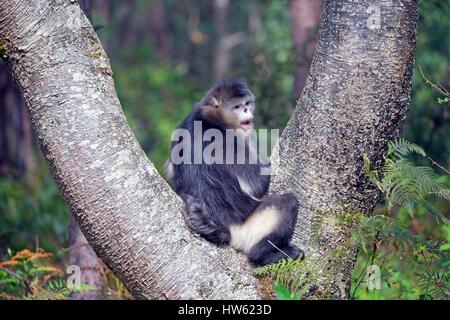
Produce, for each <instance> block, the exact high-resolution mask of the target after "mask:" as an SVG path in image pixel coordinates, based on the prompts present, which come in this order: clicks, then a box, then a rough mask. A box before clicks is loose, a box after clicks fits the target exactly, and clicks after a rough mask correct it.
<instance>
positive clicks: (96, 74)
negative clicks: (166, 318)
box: [0, 0, 418, 299]
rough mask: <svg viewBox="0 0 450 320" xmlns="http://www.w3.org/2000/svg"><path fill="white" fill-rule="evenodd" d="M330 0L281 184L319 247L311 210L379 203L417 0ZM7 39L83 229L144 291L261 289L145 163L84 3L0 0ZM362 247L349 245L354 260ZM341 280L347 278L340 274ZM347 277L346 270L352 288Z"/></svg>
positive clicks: (227, 294) (222, 293) (284, 146)
mask: <svg viewBox="0 0 450 320" xmlns="http://www.w3.org/2000/svg"><path fill="white" fill-rule="evenodd" d="M371 4H374V5H377V4H379V1H375V0H372V1H367V0H366V1H364V0H360V1H341V0H339V1H337V0H334V1H326V2H325V4H324V8H325V9H324V14H323V17H324V19H323V21H322V24H321V28H320V35H319V41H318V47H317V51H316V56H315V59H314V62H313V64H312V72H311V74H312V77H311V78H310V79H309V80H308V83H307V85H306V88H305V91H304V93H303V95H302V98H301V100H300V103H299V105H298V106H297V108H296V110H295V112H294V114H293V116H292V118H291V120H290V121H289V123H288V126H287V128H286V130H285V131H284V133H283V135H282V137H281V143H280V145H279V150H280V155H281V158H280V159H279V161H277V162H275V163H276V164H275V169H276V170H275V171H276V172H277V173H278V175H276V176H275V177H274V179H273V184H272V185H271V190H272V191H274V190H275V191H276V192H277V193H278V192H281V191H286V190H292V191H294V192H295V193H296V194H297V195H298V196H299V199H300V203H301V210H300V214H299V223H298V226H297V233H296V237H295V241H296V242H297V243H299V244H300V245H301V247H302V248H303V249H304V250H305V251H307V253H308V254H310V255H311V256H312V255H315V254H319V253H320V252H323V251H326V250H329V248H332V247H335V246H336V245H337V244H338V243H339V239H338V237H340V236H341V235H340V234H338V233H336V232H334V231H333V230H326V231H327V232H326V235H327V238H326V239H325V240H324V241H323V242H321V245H320V247H319V248H316V247H314V248H312V247H309V246H310V226H311V225H310V222H311V218H312V217H313V216H314V215H316V214H318V213H319V212H321V211H329V210H330V209H335V208H337V209H341V207H342V205H343V204H348V205H350V206H352V207H354V208H355V209H357V210H362V211H364V212H368V211H370V209H371V208H372V206H373V204H374V202H375V200H374V197H375V196H376V193H375V192H374V191H373V190H372V189H370V188H369V186H368V184H367V181H365V180H364V179H363V178H362V174H361V167H362V154H363V153H364V152H367V153H368V154H369V155H370V156H371V157H372V158H373V159H375V160H379V159H381V155H382V153H383V151H384V149H385V146H386V143H387V140H388V139H390V138H392V137H395V136H398V134H399V130H400V124H401V120H402V119H403V117H404V114H405V111H406V108H407V104H408V101H409V91H410V82H411V70H412V63H413V59H414V39H415V23H416V18H417V4H418V3H417V1H416V0H410V1H407V0H403V1H400V0H399V1H391V2H389V1H384V2H382V4H385V5H384V6H382V7H381V25H380V29H374V28H373V26H374V25H370V28H368V27H367V20H368V17H369V16H370V15H371V13H367V9H368V8H369V6H370V5H371ZM0 43H1V44H3V45H5V46H6V55H7V57H8V62H9V64H10V66H11V67H12V71H13V73H14V76H15V78H16V80H17V82H18V83H19V85H20V87H21V89H22V91H23V93H24V97H25V101H26V102H27V105H28V109H29V112H30V115H31V118H32V120H33V124H34V132H35V135H36V137H37V139H38V141H39V143H40V145H41V149H42V151H43V153H44V155H45V157H46V159H47V161H48V162H49V164H50V166H51V169H52V172H53V174H54V177H55V180H56V181H57V183H58V185H59V188H60V190H61V192H62V193H63V195H64V197H65V199H66V201H67V203H68V205H69V206H70V208H71V211H72V213H73V215H74V217H75V218H76V219H77V221H78V222H79V224H80V227H81V230H82V231H83V233H84V234H85V235H86V238H87V240H88V241H89V243H90V244H91V245H92V247H93V248H94V250H95V251H96V253H97V254H98V255H99V256H100V257H101V258H102V259H103V261H104V262H105V263H106V264H107V265H108V266H109V267H110V268H111V269H112V270H114V271H115V272H116V274H117V275H118V276H119V277H120V278H121V280H122V281H123V282H124V283H125V285H126V286H127V287H128V288H129V289H130V291H131V293H132V294H133V295H134V296H135V297H138V298H203V299H207V298H217V299H220V298H232V299H236V298H241V299H245V298H259V297H260V293H259V289H258V285H257V283H256V281H255V279H254V278H253V277H252V275H251V273H250V271H249V267H248V265H247V264H246V263H245V259H244V258H243V257H242V256H241V255H239V254H236V253H235V252H234V251H233V250H230V249H219V248H216V247H214V246H212V245H210V244H208V243H206V242H205V241H202V240H199V239H198V238H196V237H194V236H192V234H191V233H190V232H189V231H187V230H186V228H185V226H184V224H183V222H182V219H181V214H180V210H182V203H181V200H180V199H179V198H178V197H177V196H176V195H175V194H174V192H173V191H172V190H171V189H170V187H169V186H168V185H167V184H166V183H165V182H164V180H163V179H162V177H161V176H160V175H159V174H158V173H157V171H156V170H155V168H154V166H153V165H152V164H151V162H149V161H148V159H147V158H146V156H145V154H144V152H143V151H142V149H141V148H140V147H139V144H138V142H137V141H136V139H135V137H134V136H133V134H132V132H131V131H130V129H129V127H128V125H127V123H126V119H125V117H124V115H123V112H122V110H121V107H120V103H119V101H118V99H117V97H116V93H115V90H114V83H113V80H112V75H111V68H110V66H109V62H108V59H107V57H106V55H105V53H104V51H103V49H102V47H101V45H100V43H99V41H98V38H97V36H96V35H95V33H94V31H93V30H92V27H91V26H90V24H89V22H88V21H87V19H86V18H85V16H84V15H82V13H81V11H80V9H79V7H78V5H77V4H76V2H75V3H74V2H73V1H47V0H0ZM352 261H353V256H349V257H348V261H347V267H348V269H349V268H351V266H352ZM341 283H342V284H343V285H340V284H341ZM348 283H349V277H348V275H347V274H345V275H344V276H343V277H340V279H339V280H338V287H339V288H342V289H341V290H337V291H336V290H335V289H334V288H335V287H336V286H334V285H333V286H332V287H333V291H334V292H336V296H337V297H342V298H345V297H347V292H348Z"/></svg>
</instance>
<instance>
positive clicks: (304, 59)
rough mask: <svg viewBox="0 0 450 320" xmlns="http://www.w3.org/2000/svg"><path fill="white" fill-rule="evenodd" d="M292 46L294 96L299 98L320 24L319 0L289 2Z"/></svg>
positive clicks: (291, 0) (292, 0)
mask: <svg viewBox="0 0 450 320" xmlns="http://www.w3.org/2000/svg"><path fill="white" fill-rule="evenodd" d="M289 9H290V13H291V29H292V44H293V45H294V50H295V62H296V63H295V65H296V68H297V70H296V71H295V78H294V95H295V99H298V97H300V94H301V92H302V91H303V87H304V86H305V83H306V79H307V78H308V72H309V66H310V65H311V60H312V57H313V55H314V50H315V48H316V39H317V31H318V29H319V22H320V11H321V10H320V0H290V2H289Z"/></svg>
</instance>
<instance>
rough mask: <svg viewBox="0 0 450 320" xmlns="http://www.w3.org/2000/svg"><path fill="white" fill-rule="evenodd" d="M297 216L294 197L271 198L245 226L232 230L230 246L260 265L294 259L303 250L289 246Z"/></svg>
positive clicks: (231, 227)
mask: <svg viewBox="0 0 450 320" xmlns="http://www.w3.org/2000/svg"><path fill="white" fill-rule="evenodd" d="M297 214H298V201H297V198H296V197H295V196H294V195H293V194H290V193H288V194H283V195H276V196H268V197H266V198H265V199H264V200H263V203H262V204H261V205H259V206H258V208H256V210H255V211H254V212H253V213H252V214H251V215H250V217H249V218H248V219H247V220H246V221H245V222H244V223H243V224H241V225H232V226H230V234H231V241H230V244H231V246H233V247H234V248H236V249H238V250H241V251H243V252H245V253H246V254H247V255H248V257H249V259H250V261H252V262H253V263H254V264H257V265H260V264H267V263H273V262H277V261H279V260H281V259H283V258H288V257H291V258H293V259H295V258H297V257H298V256H299V255H300V250H299V249H298V248H297V247H295V246H292V245H290V244H289V242H290V241H291V239H292V234H293V232H294V228H295V223H296V221H297Z"/></svg>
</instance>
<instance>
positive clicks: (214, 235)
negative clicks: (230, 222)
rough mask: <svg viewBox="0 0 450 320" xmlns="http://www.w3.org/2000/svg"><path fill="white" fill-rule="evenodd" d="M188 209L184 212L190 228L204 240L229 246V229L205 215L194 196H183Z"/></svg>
mask: <svg viewBox="0 0 450 320" xmlns="http://www.w3.org/2000/svg"><path fill="white" fill-rule="evenodd" d="M180 196H181V198H182V199H183V200H184V202H185V204H186V207H185V210H184V211H183V216H184V220H185V221H186V223H187V225H188V226H189V228H190V229H191V230H192V231H193V232H195V233H198V234H199V235H201V236H202V237H203V238H205V239H206V240H208V241H209V242H212V243H214V244H216V245H228V244H229V243H230V231H229V230H228V228H227V227H225V226H221V225H218V224H216V223H214V222H213V221H212V220H211V219H210V218H208V217H207V216H206V215H205V214H204V209H203V207H202V206H201V205H200V203H199V202H198V201H197V200H196V199H195V198H194V197H192V196H190V195H187V194H185V193H184V194H181V195H180Z"/></svg>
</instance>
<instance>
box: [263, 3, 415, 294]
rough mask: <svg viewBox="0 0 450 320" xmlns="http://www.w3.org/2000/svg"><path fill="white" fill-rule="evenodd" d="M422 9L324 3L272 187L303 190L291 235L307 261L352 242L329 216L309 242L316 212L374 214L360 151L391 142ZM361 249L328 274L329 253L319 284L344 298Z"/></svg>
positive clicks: (403, 106)
mask: <svg viewBox="0 0 450 320" xmlns="http://www.w3.org/2000/svg"><path fill="white" fill-rule="evenodd" d="M417 8H418V0H401V1H400V0H399V1H381V2H380V1H374V0H359V1H350V0H347V1H341V0H339V1H337V0H328V1H325V2H324V9H323V10H324V11H323V13H322V20H321V25H320V29H319V37H318V43H317V48H316V52H315V56H314V60H313V63H312V65H311V71H310V76H309V78H308V80H307V83H306V86H305V88H304V91H303V94H302V96H301V98H300V100H299V101H298V105H297V107H296V109H295V110H294V112H293V114H292V116H291V118H290V120H289V122H288V124H287V127H286V129H285V130H284V132H283V133H282V135H281V137H280V143H279V145H278V150H279V157H278V156H276V155H277V153H274V155H275V156H274V157H273V164H274V169H275V170H274V171H275V174H274V176H272V181H271V186H270V190H271V192H276V193H282V192H288V191H290V192H294V193H295V194H296V195H297V196H298V198H299V201H300V210H299V216H298V221H297V227H296V232H295V235H294V243H296V244H298V245H299V247H300V248H302V249H303V250H304V251H305V252H306V257H307V259H308V258H309V259H312V258H314V257H320V256H322V257H323V256H326V252H328V251H329V250H341V251H344V253H345V250H348V249H347V248H345V246H344V242H345V241H344V240H345V238H346V237H348V232H346V231H345V230H340V228H336V226H333V225H330V224H325V225H323V226H322V229H323V230H322V231H321V237H320V239H319V242H318V243H317V242H316V241H313V233H312V229H313V228H312V227H313V222H314V221H315V220H317V217H318V216H323V215H325V214H329V213H333V212H340V211H342V210H353V211H356V212H361V213H369V212H371V211H372V209H373V207H374V205H375V203H376V201H377V199H378V192H377V190H375V189H374V188H373V187H371V185H370V183H369V181H368V180H367V179H366V178H365V177H364V175H363V173H362V168H363V154H364V153H366V154H367V155H368V156H369V158H370V159H371V160H372V162H373V163H374V164H375V165H376V166H377V167H379V166H381V164H382V156H383V154H384V152H385V150H386V144H387V142H388V141H389V140H391V139H393V138H397V137H399V135H400V131H401V125H402V122H403V120H404V118H405V113H406V111H407V109H408V104H409V101H410V90H411V78H412V69H413V63H414V57H415V36H416V22H417ZM377 12H379V13H380V15H379V16H378V15H377ZM378 18H379V20H378ZM345 208H347V209H345ZM355 257H356V253H355V252H354V251H352V250H350V251H349V252H347V253H346V254H344V256H343V257H342V258H341V260H340V261H338V263H339V265H341V266H342V268H340V270H339V272H338V273H335V272H333V273H332V274H330V273H329V272H327V270H329V265H328V263H326V262H325V261H324V263H323V264H322V267H321V272H322V274H323V275H324V279H323V280H324V282H323V283H329V282H331V286H330V287H329V288H325V291H326V290H327V289H330V290H331V292H332V294H333V296H334V297H336V298H348V292H349V289H350V285H351V270H352V268H353V264H354V261H355ZM331 263H336V261H334V262H331Z"/></svg>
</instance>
